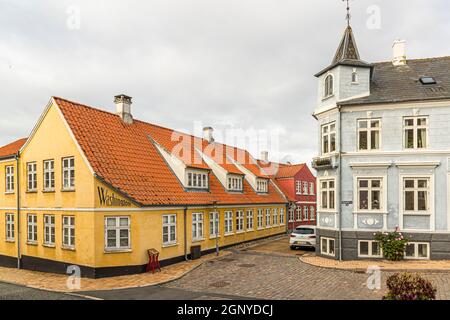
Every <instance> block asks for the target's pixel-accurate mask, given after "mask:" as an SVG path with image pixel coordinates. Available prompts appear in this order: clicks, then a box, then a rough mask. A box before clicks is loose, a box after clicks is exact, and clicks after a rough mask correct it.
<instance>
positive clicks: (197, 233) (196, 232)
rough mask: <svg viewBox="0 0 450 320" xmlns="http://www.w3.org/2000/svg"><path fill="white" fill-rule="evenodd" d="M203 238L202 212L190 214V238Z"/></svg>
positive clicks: (195, 239)
mask: <svg viewBox="0 0 450 320" xmlns="http://www.w3.org/2000/svg"><path fill="white" fill-rule="evenodd" d="M202 239H203V213H193V214H192V240H193V241H197V240H202Z"/></svg>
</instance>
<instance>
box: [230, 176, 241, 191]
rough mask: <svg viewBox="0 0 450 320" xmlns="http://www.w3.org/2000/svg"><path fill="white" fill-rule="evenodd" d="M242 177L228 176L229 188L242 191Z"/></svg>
mask: <svg viewBox="0 0 450 320" xmlns="http://www.w3.org/2000/svg"><path fill="white" fill-rule="evenodd" d="M242 181H243V179H242V177H233V176H231V177H228V190H230V191H242V190H243V183H242Z"/></svg>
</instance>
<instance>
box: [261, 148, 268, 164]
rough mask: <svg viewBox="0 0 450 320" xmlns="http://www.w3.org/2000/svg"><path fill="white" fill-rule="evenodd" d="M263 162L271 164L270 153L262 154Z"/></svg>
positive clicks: (264, 152)
mask: <svg viewBox="0 0 450 320" xmlns="http://www.w3.org/2000/svg"><path fill="white" fill-rule="evenodd" d="M261 161H263V162H265V163H268V162H269V151H263V152H261Z"/></svg>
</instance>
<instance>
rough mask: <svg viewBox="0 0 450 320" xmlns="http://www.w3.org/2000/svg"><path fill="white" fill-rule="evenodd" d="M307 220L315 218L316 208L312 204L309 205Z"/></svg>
mask: <svg viewBox="0 0 450 320" xmlns="http://www.w3.org/2000/svg"><path fill="white" fill-rule="evenodd" d="M309 220H311V221H314V220H316V210H315V208H314V207H313V206H310V207H309Z"/></svg>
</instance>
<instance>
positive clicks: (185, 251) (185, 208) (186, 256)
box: [183, 207, 189, 261]
mask: <svg viewBox="0 0 450 320" xmlns="http://www.w3.org/2000/svg"><path fill="white" fill-rule="evenodd" d="M187 210H188V207H184V217H183V223H184V260H185V261H189V258H188V252H187Z"/></svg>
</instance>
